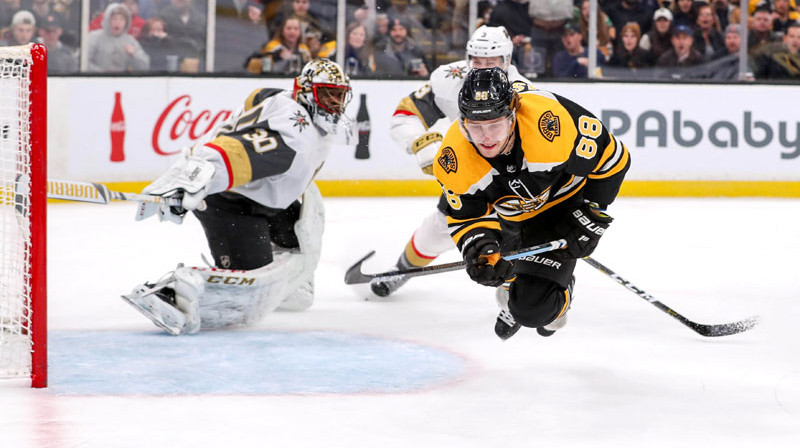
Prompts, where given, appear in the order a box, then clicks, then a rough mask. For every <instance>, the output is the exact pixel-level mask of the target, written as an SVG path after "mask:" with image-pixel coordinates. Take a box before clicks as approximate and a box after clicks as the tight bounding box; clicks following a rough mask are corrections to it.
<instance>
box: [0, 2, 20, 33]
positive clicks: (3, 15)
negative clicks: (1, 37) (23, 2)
mask: <svg viewBox="0 0 800 448" xmlns="http://www.w3.org/2000/svg"><path fill="white" fill-rule="evenodd" d="M20 9H22V7H21V6H20V0H2V1H0V28H3V29H4V28H7V27H8V26H10V25H11V19H12V18H13V17H14V14H16V13H17V11H19V10H20Z"/></svg>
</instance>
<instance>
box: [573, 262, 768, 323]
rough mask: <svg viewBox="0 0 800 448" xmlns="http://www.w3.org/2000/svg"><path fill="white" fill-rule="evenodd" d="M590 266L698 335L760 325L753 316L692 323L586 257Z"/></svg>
mask: <svg viewBox="0 0 800 448" xmlns="http://www.w3.org/2000/svg"><path fill="white" fill-rule="evenodd" d="M583 261H585V262H586V263H588V264H589V266H591V267H593V268H595V269H597V270H598V271H600V272H602V273H603V274H605V275H607V276H609V277H611V279H612V280H614V281H616V282H617V283H619V284H620V285H622V286H624V287H625V288H627V289H629V290H630V291H631V292H633V293H634V294H636V295H637V296H639V297H641V298H643V299H644V300H647V301H648V302H650V304H652V305H653V306H655V307H656V308H658V309H660V310H661V311H663V312H665V313H667V314H669V315H670V316H672V317H674V318H675V319H677V320H678V321H679V322H680V323H682V324H683V325H686V326H687V327H689V328H691V329H692V330H694V331H695V332H696V333H697V334H699V335H701V336H708V337H715V336H728V335H731V334H736V333H742V332H745V331H747V330H750V329H751V328H753V327H755V326H756V324H758V321H759V317H758V316H751V317H748V318H747V319H744V320H740V321H738V322H732V323H729V324H710V325H708V324H699V323H697V322H692V321H691V320H689V319H687V318H685V317H684V316H683V315H681V314H680V313H678V312H677V311H675V310H673V309H672V308H670V307H668V306H667V305H664V304H663V303H661V302H659V301H658V300H656V299H655V297H653V296H651V295H650V294H648V293H646V292H645V291H643V290H641V289H639V288H637V287H636V286H635V285H634V284H633V283H631V282H629V281H627V280H625V279H624V278H622V277H620V276H619V275H617V273H616V272H614V271H612V270H611V269H609V268H607V267H605V266H603V265H602V264H600V262H598V261H597V260H595V259H593V258H591V257H586V258H584V259H583Z"/></svg>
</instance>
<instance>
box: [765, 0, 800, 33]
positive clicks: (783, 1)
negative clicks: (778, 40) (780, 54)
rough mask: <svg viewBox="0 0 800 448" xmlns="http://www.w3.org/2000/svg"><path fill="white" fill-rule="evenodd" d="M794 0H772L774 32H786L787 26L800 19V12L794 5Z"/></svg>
mask: <svg viewBox="0 0 800 448" xmlns="http://www.w3.org/2000/svg"><path fill="white" fill-rule="evenodd" d="M793 3H794V0H773V1H772V32H774V33H781V35H783V34H784V33H786V27H787V26H788V25H789V24H790V23H792V22H796V21H797V19H800V12H797V8H796V7H795V6H794V4H793Z"/></svg>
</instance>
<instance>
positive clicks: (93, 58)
mask: <svg viewBox="0 0 800 448" xmlns="http://www.w3.org/2000/svg"><path fill="white" fill-rule="evenodd" d="M130 18H131V13H130V11H129V10H128V7H127V6H125V5H123V4H121V3H111V4H109V5H108V7H107V8H106V10H105V17H104V18H103V22H102V28H100V29H99V30H94V31H92V32H90V33H89V37H88V61H89V67H88V70H89V71H90V72H129V71H145V70H147V69H148V68H150V56H148V55H147V53H145V52H144V50H143V49H142V47H141V45H139V42H137V41H136V39H134V38H133V36H131V35H130V34H128V26H129V25H130Z"/></svg>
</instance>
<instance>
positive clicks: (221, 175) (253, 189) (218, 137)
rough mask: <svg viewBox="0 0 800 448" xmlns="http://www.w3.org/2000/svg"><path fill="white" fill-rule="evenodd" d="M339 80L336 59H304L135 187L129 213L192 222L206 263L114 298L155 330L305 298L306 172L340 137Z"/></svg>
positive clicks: (257, 312) (313, 250) (309, 280)
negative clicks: (138, 198) (190, 217)
mask: <svg viewBox="0 0 800 448" xmlns="http://www.w3.org/2000/svg"><path fill="white" fill-rule="evenodd" d="M351 96H352V94H351V90H350V80H349V78H348V77H347V75H346V74H344V72H343V71H342V69H341V67H339V66H338V65H337V64H336V63H334V62H332V61H329V60H327V59H315V60H312V61H310V62H309V63H308V64H306V65H305V67H303V70H302V71H301V73H300V75H299V76H298V77H297V78H295V86H294V89H293V91H288V90H281V89H270V88H262V89H257V90H255V91H254V92H253V93H251V94H250V95H249V96H248V98H247V99H246V100H245V104H244V106H243V108H242V109H240V110H239V111H237V112H236V113H235V114H234V115H233V116H232V117H231V118H230V119H229V120H227V121H226V122H225V123H223V124H222V125H221V126H220V127H218V128H217V129H215V130H213V131H212V132H210V133H209V134H208V135H207V136H205V137H204V138H203V139H201V141H198V142H196V143H194V144H193V145H192V146H190V147H187V148H185V149H184V150H183V151H182V156H181V158H180V159H179V160H178V161H177V162H176V163H175V164H174V165H173V166H172V167H171V168H170V169H169V170H168V171H167V172H166V173H165V174H163V175H162V176H161V177H160V178H159V179H157V180H156V181H155V182H153V183H152V184H150V185H148V186H147V187H146V188H145V189H144V191H143V193H146V194H151V195H155V196H160V197H163V198H165V200H164V201H163V202H161V203H159V204H153V203H142V205H141V206H140V209H139V215H138V216H137V219H143V218H146V217H148V216H151V215H154V214H158V215H159V217H160V218H161V220H162V221H163V220H169V221H173V222H177V223H181V222H182V221H183V217H184V215H185V214H186V211H187V210H191V211H192V212H193V213H194V214H195V216H196V217H197V218H198V220H199V221H200V223H201V224H202V227H203V230H204V231H205V235H206V239H207V240H208V245H209V249H210V250H211V255H212V257H213V259H214V266H212V267H184V266H182V265H179V266H178V268H177V269H176V270H174V271H171V272H169V273H167V274H166V275H165V276H164V277H163V278H162V279H161V280H159V281H158V282H156V283H145V284H142V285H139V286H137V287H136V288H134V290H133V292H132V293H130V294H127V295H124V296H123V299H125V300H126V301H127V302H128V303H130V304H131V305H133V306H134V307H135V308H136V309H137V310H139V311H141V312H142V313H143V314H144V315H145V316H147V317H148V318H150V319H151V320H152V321H153V322H154V323H155V324H156V325H157V326H159V327H160V328H162V329H164V330H165V331H167V332H169V333H171V334H174V335H178V334H187V333H189V334H190V333H196V332H197V331H199V330H200V329H201V328H202V329H210V328H222V327H228V326H241V325H246V324H248V323H251V322H255V321H257V320H258V319H260V318H261V317H263V316H264V314H265V313H268V312H271V311H273V310H275V309H277V308H281V309H294V310H299V309H306V308H308V307H309V306H311V304H312V303H313V300H314V290H313V280H314V270H315V269H316V266H317V263H318V261H319V252H320V246H321V238H322V231H323V226H324V209H323V206H322V202H321V196H320V194H319V190H318V189H317V187H316V185H315V184H314V182H313V179H314V175H315V174H316V172H317V171H318V170H319V168H320V167H321V166H322V164H323V163H324V162H325V159H326V158H327V156H328V152H329V149H330V145H331V143H333V142H334V141H338V142H342V143H349V139H350V136H351V135H352V129H353V126H352V122H351V121H350V120H349V119H348V118H347V117H346V116H345V115H344V110H345V108H346V107H347V104H348V102H349V101H350V99H351Z"/></svg>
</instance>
